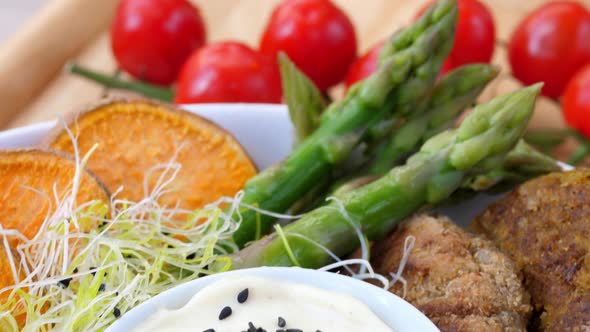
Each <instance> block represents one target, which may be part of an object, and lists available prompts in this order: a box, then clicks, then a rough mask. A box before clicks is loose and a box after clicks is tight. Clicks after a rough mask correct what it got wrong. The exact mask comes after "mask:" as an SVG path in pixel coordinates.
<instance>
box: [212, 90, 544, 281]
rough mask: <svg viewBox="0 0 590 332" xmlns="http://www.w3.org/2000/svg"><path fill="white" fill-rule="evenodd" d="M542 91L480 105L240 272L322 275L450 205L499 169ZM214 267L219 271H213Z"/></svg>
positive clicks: (247, 254) (252, 255)
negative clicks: (426, 211)
mask: <svg viewBox="0 0 590 332" xmlns="http://www.w3.org/2000/svg"><path fill="white" fill-rule="evenodd" d="M540 88H541V85H540V84H537V85H534V86H531V87H528V88H525V89H522V90H520V91H517V92H514V93H511V94H507V95H504V96H501V97H497V98H495V99H493V100H492V101H490V102H489V103H486V104H483V105H479V106H477V107H476V108H475V109H474V110H473V112H472V113H471V114H470V115H469V116H468V117H467V118H466V119H465V120H464V121H463V122H462V124H461V125H460V126H459V128H457V129H455V130H448V131H445V132H442V133H440V134H438V135H436V136H434V137H432V138H431V139H430V140H428V141H427V142H426V143H425V144H424V145H423V146H422V148H421V149H420V151H419V152H417V153H416V154H414V155H413V156H412V157H411V158H409V159H408V161H407V163H406V164H405V165H403V166H400V167H396V168H394V169H392V170H391V171H390V172H389V173H388V174H386V175H385V176H384V177H382V178H380V179H379V180H377V181H374V182H372V183H370V184H368V185H365V186H362V187H361V188H359V189H356V190H352V191H350V192H348V193H345V194H344V195H342V196H341V198H340V200H338V201H333V202H332V203H330V204H329V205H326V206H323V207H320V208H318V209H315V210H313V211H311V212H309V213H307V214H306V215H305V216H303V217H302V218H301V219H299V220H297V221H296V222H293V223H291V224H289V225H287V226H285V228H284V229H281V228H278V230H279V231H280V232H279V233H273V234H271V235H269V236H266V237H264V238H263V239H261V240H259V241H257V242H255V243H254V244H252V245H250V246H248V247H246V248H245V249H243V250H242V251H240V252H238V253H236V254H234V255H233V256H232V257H231V258H232V262H233V266H232V268H234V269H239V268H246V267H253V266H263V265H270V266H290V265H299V266H302V267H307V268H319V267H321V266H325V265H326V264H328V263H330V261H331V260H332V258H331V256H330V254H329V253H328V251H330V252H331V253H332V254H335V255H337V256H339V257H343V256H345V255H347V254H349V253H351V252H352V251H353V250H354V249H355V248H356V247H357V246H358V245H359V239H358V231H362V233H363V234H364V235H366V236H367V237H368V238H369V239H379V238H381V237H383V236H385V235H386V234H387V233H388V232H389V231H391V229H392V228H393V227H394V226H395V225H396V224H397V223H398V222H399V221H400V220H402V219H403V218H405V217H407V216H409V215H411V214H412V213H414V212H415V211H417V210H418V209H419V208H421V207H422V206H423V205H425V204H434V203H437V202H440V201H441V200H443V199H445V198H447V197H448V196H449V195H450V194H451V193H452V192H453V191H455V190H456V189H457V188H459V187H460V186H461V185H462V183H463V182H464V181H465V179H467V178H470V177H474V176H477V175H478V174H481V173H479V172H486V171H488V170H489V169H496V168H497V167H499V166H500V165H502V163H503V162H504V160H505V157H506V154H507V153H508V152H509V151H510V150H511V149H512V148H513V147H514V146H515V145H516V143H517V142H518V141H519V140H520V138H521V137H522V135H523V134H524V132H525V130H526V126H527V123H528V120H529V118H530V116H531V114H532V112H533V108H534V104H535V99H536V97H537V95H538V93H539V91H540ZM213 268H214V267H213Z"/></svg>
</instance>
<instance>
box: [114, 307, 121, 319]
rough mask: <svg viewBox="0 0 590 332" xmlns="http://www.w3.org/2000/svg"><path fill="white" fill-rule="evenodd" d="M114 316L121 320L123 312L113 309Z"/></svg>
mask: <svg viewBox="0 0 590 332" xmlns="http://www.w3.org/2000/svg"><path fill="white" fill-rule="evenodd" d="M113 315H115V317H117V318H119V317H120V316H121V310H119V308H117V307H115V309H113Z"/></svg>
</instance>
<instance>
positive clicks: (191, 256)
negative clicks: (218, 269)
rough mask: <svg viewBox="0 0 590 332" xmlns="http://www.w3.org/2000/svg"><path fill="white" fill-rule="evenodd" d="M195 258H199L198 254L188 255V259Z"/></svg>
mask: <svg viewBox="0 0 590 332" xmlns="http://www.w3.org/2000/svg"><path fill="white" fill-rule="evenodd" d="M195 257H197V254H196V253H194V252H193V253H192V254H188V255H187V256H186V259H195Z"/></svg>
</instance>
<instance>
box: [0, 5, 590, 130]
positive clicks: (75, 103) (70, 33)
mask: <svg viewBox="0 0 590 332" xmlns="http://www.w3.org/2000/svg"><path fill="white" fill-rule="evenodd" d="M279 1H280V0H195V1H194V2H195V3H196V4H197V5H198V6H199V7H200V8H201V11H202V13H203V15H204V17H205V20H206V24H207V29H208V39H209V41H219V40H227V39H233V40H241V41H244V42H246V43H248V44H250V45H252V46H254V47H256V45H257V44H258V39H259V36H260V34H261V31H262V29H263V27H264V24H265V23H266V20H267V19H268V17H269V15H270V12H271V11H272V8H273V7H274V6H275V5H276V4H277V3H278V2H279ZM334 1H335V2H336V3H337V4H338V5H339V6H340V7H341V8H343V9H344V10H345V11H346V12H347V13H348V14H349V15H350V17H351V19H352V20H353V21H354V24H355V26H356V29H357V36H358V40H359V48H360V51H364V50H366V49H367V48H368V47H370V46H371V45H372V44H374V43H375V42H377V41H379V40H381V39H383V38H386V37H387V36H388V35H389V34H391V33H392V32H393V31H395V30H396V29H398V28H399V27H401V26H403V25H406V24H408V23H409V21H410V19H411V18H412V17H413V15H414V13H415V12H416V11H417V9H418V8H420V7H421V6H422V5H423V4H424V3H425V2H426V0H416V1H411V0H334ZM547 1H548V0H526V1H525V0H518V1H515V0H484V2H485V3H486V4H487V5H488V6H489V7H490V9H491V10H492V12H493V15H494V18H495V20H496V27H497V35H498V39H499V40H500V41H506V40H508V38H509V36H510V33H511V31H512V30H513V29H514V27H515V26H516V24H517V23H518V22H519V20H520V19H521V18H522V17H523V15H525V14H526V13H527V12H528V11H530V10H532V9H533V8H536V7H538V6H539V5H541V4H543V3H545V2H547ZM581 2H583V3H584V4H585V5H587V6H589V7H590V0H583V1H581ZM116 3H117V1H116V0H100V1H96V0H52V1H50V2H48V3H47V5H46V7H45V8H44V9H43V10H42V11H41V12H39V13H38V15H36V17H34V18H33V19H31V21H30V22H29V23H28V25H27V26H26V27H25V28H24V29H23V30H22V31H20V32H19V33H17V34H16V35H15V36H14V37H13V38H12V39H11V40H10V41H9V42H7V43H5V44H4V45H3V46H2V48H1V49H0V100H2V107H1V108H0V128H11V127H16V126H22V125H25V124H30V123H33V122H37V121H42V120H48V119H54V118H55V117H56V116H57V115H60V114H65V113H68V112H72V111H75V110H79V109H80V108H81V107H83V106H84V105H87V104H90V103H93V102H95V101H96V100H97V99H99V98H101V97H102V96H103V95H104V93H105V91H104V90H103V89H102V88H100V87H99V86H97V85H95V84H93V83H90V82H87V81H84V80H82V79H79V78H76V77H72V76H69V75H67V74H63V73H62V71H61V68H62V67H63V65H64V64H65V63H66V62H67V61H68V60H75V61H77V62H79V63H81V64H83V65H85V66H88V67H91V68H94V69H97V70H101V71H105V72H113V71H114V70H115V67H116V65H115V62H114V59H113V58H112V55H111V52H110V47H109V37H108V26H109V21H110V17H111V15H112V12H113V11H114V8H115V6H116ZM505 58H506V54H505V51H504V50H502V48H501V47H499V48H498V49H497V51H496V54H495V56H494V61H493V62H494V63H496V64H498V65H500V66H502V67H503V68H505V70H504V71H503V73H504V74H503V77H501V78H500V79H498V80H497V81H496V82H495V83H494V84H493V85H492V86H491V87H490V88H489V89H488V90H487V91H486V93H485V94H484V96H483V97H482V98H483V99H487V98H489V97H490V96H491V95H494V94H498V93H501V92H504V91H510V90H512V89H515V88H517V87H518V83H517V82H515V81H514V79H512V78H510V76H509V72H508V68H507V66H506V60H505ZM562 125H563V121H562V119H561V115H560V113H559V110H558V108H557V107H556V106H555V105H554V104H553V103H551V102H548V101H542V102H541V103H539V106H538V107H537V111H536V115H535V118H534V121H533V126H537V127H538V126H542V127H545V126H552V127H554V126H562Z"/></svg>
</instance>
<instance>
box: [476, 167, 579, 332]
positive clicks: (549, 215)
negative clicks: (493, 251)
mask: <svg viewBox="0 0 590 332" xmlns="http://www.w3.org/2000/svg"><path fill="white" fill-rule="evenodd" d="M589 203H590V171H589V170H575V171H571V172H564V173H553V174H549V175H547V176H543V177H540V178H537V179H534V180H531V181H529V182H527V183H525V184H523V185H521V186H520V187H519V188H517V189H516V190H515V191H513V192H512V193H510V194H509V195H507V196H506V197H505V198H503V199H502V200H500V201H499V202H497V203H495V204H493V205H492V206H490V207H489V208H488V209H487V210H486V211H485V212H484V213H483V214H482V215H481V216H480V217H478V218H477V219H476V221H475V226H476V227H475V228H476V229H479V230H482V231H483V232H484V233H485V234H486V235H487V236H488V237H490V238H491V239H492V240H493V241H494V242H495V243H496V244H497V245H498V246H499V247H500V248H501V249H502V250H503V251H505V252H506V253H508V254H509V255H510V256H511V257H512V259H513V260H514V261H515V264H516V266H517V268H518V269H519V270H520V271H522V272H523V274H524V277H525V286H526V288H527V289H528V290H529V292H530V293H531V296H532V303H533V305H534V306H535V309H536V310H537V311H540V312H542V315H541V330H543V331H587V330H588V329H590V256H589V255H588V249H589V248H590V241H589V239H590V227H589V224H588V221H590V204H589Z"/></svg>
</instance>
